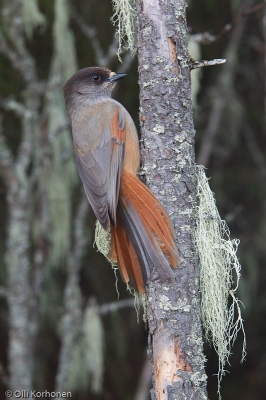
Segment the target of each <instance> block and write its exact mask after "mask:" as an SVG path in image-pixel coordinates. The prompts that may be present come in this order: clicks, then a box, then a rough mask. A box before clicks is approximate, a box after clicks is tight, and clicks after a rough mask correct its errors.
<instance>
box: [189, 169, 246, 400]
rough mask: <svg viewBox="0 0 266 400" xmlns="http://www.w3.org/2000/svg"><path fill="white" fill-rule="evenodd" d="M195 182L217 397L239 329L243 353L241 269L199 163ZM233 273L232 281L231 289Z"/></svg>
mask: <svg viewBox="0 0 266 400" xmlns="http://www.w3.org/2000/svg"><path fill="white" fill-rule="evenodd" d="M197 181H198V187H197V199H198V206H197V215H196V229H195V245H196V249H197V252H198V256H199V264H200V290H201V314H202V315H201V317H202V324H203V327H204V331H205V336H206V339H207V340H208V341H209V342H210V343H211V344H212V345H213V347H214V349H215V351H216V353H217V355H218V358H219V371H218V393H219V397H221V395H220V384H221V380H222V377H223V375H224V374H225V372H226V371H225V364H226V363H227V362H228V358H229V356H230V354H231V347H232V345H233V344H234V341H235V339H236V337H237V334H238V332H239V331H240V330H241V331H242V332H243V335H244V340H243V349H242V361H243V359H244V357H245V354H246V352H245V346H246V338H245V332H244V327H243V320H242V317H241V310H240V301H239V300H238V299H237V298H236V296H235V292H236V290H237V288H238V285H239V279H240V269H241V266H240V264H239V261H238V258H237V256H236V251H237V247H238V244H239V241H238V240H237V239H234V240H230V232H229V228H228V226H227V225H226V222H225V221H222V220H221V218H220V215H219V213H218V210H217V208H216V204H215V199H214V196H213V193H212V191H211V189H210V187H209V184H208V179H207V177H206V175H205V172H204V167H202V166H198V167H197ZM234 276H235V281H236V282H235V287H234V288H232V286H233V284H234ZM230 299H231V300H230ZM230 301H231V305H230V306H229V305H228V303H229V302H230Z"/></svg>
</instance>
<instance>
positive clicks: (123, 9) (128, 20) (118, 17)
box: [111, 0, 136, 61]
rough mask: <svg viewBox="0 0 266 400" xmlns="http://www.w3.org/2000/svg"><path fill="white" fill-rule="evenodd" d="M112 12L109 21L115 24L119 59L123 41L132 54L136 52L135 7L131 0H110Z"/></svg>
mask: <svg viewBox="0 0 266 400" xmlns="http://www.w3.org/2000/svg"><path fill="white" fill-rule="evenodd" d="M112 3H113V9H114V14H113V16H112V18H111V22H113V24H114V25H116V28H117V36H118V50H117V55H118V58H119V60H120V61H121V58H120V54H121V53H122V47H123V43H126V44H125V46H124V47H125V48H126V49H129V50H130V52H131V54H132V56H134V55H135V53H136V8H135V3H134V1H132V0H112Z"/></svg>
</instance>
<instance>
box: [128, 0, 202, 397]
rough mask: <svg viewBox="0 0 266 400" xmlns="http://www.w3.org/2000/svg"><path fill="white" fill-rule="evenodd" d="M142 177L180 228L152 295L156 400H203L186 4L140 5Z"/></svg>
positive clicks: (142, 1)
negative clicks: (169, 279)
mask: <svg viewBox="0 0 266 400" xmlns="http://www.w3.org/2000/svg"><path fill="white" fill-rule="evenodd" d="M136 4H137V13H138V19H137V30H138V55H139V75H140V121H141V134H142V160H143V168H142V169H143V172H144V174H145V178H146V182H147V185H148V186H149V188H150V189H151V190H152V192H153V193H154V194H155V195H156V197H157V198H159V199H160V201H161V202H162V204H163V205H164V207H165V209H166V211H167V212H168V214H169V216H170V218H171V220H172V223H173V227H174V229H175V231H176V239H177V240H176V243H177V247H178V250H179V253H180V258H181V265H180V267H178V268H177V270H176V271H175V281H174V282H173V283H165V282H164V283H161V282H157V281H153V282H151V283H150V286H149V291H148V323H149V356H150V358H151V359H152V363H153V389H152V391H151V394H152V399H153V400H155V399H157V400H164V399H165V400H166V399H168V400H170V399H206V398H207V393H206V378H207V377H206V375H205V371H204V361H205V358H204V355H203V346H202V332H201V323H200V301H199V285H198V260H197V256H196V254H195V250H194V246H193V230H194V224H195V220H194V214H195V212H194V210H195V206H196V180H195V155H194V134H195V131H194V127H193V115H192V104H191V86H190V68H189V59H188V50H187V25H186V16H185V8H186V3H185V1H183V0H168V1H166V0H164V1H163V0H160V1H153V0H137V2H136Z"/></svg>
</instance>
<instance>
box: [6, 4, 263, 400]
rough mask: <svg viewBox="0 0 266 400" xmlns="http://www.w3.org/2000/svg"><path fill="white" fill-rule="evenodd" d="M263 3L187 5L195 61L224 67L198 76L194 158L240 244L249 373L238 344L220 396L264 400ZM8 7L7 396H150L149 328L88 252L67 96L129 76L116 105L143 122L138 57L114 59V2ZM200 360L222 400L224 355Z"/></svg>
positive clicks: (87, 214) (89, 228)
mask: <svg viewBox="0 0 266 400" xmlns="http://www.w3.org/2000/svg"><path fill="white" fill-rule="evenodd" d="M263 5H264V4H263V3H260V2H259V1H253V0H223V1H220V0H219V1H218V0H190V1H189V2H188V12H187V18H188V26H189V33H190V40H189V42H190V52H191V55H192V56H193V57H194V58H196V59H198V60H201V59H209V60H210V59H214V58H226V59H227V63H226V64H224V65H220V66H215V67H208V68H204V69H201V70H196V71H193V72H192V84H193V101H194V110H195V127H196V132H197V133H196V153H197V162H198V163H200V164H203V165H205V166H206V167H207V168H208V170H207V176H209V177H211V180H210V185H211V188H212V190H213V191H214V192H215V196H216V201H217V206H218V209H219V211H220V214H221V216H222V217H223V218H224V219H225V220H226V222H227V224H228V225H229V228H230V230H231V238H235V237H237V238H239V239H240V241H241V243H240V246H239V251H238V255H239V258H240V262H241V264H242V278H241V285H240V288H239V292H238V294H239V298H240V300H241V301H242V302H243V303H244V304H245V308H244V309H243V317H244V319H245V329H246V336H247V357H246V361H245V362H244V363H243V364H240V362H239V361H240V358H241V346H242V343H241V340H242V338H241V337H239V339H238V340H237V342H236V344H235V346H234V348H233V354H232V357H231V365H230V366H228V370H229V372H230V373H229V374H227V375H226V377H225V378H224V379H223V383H222V395H223V399H224V400H231V399H242V400H263V399H265V391H266V379H265V377H266V340H265V338H266V323H265V311H266V291H265V283H266V272H265V263H266V245H265V243H266V136H265V118H266V113H265V108H266V72H265V67H266V65H265V60H266V42H265V39H266V8H263ZM243 10H250V12H248V13H246V14H245V15H244V14H242V15H241V12H242V11H243ZM0 11H1V16H0V21H1V22H0V211H1V213H0V263H1V269H0V285H1V286H0V320H1V327H2V328H1V331H0V360H1V367H0V378H1V379H0V388H1V389H0V393H1V395H0V396H1V397H0V398H1V399H2V398H4V391H5V390H6V389H8V388H13V389H27V388H29V389H37V390H45V389H47V390H50V391H52V390H61V391H63V390H64V391H66V390H71V391H72V392H73V393H75V398H76V399H91V400H94V399H95V400H96V399H99V400H145V398H146V399H148V397H147V393H148V392H147V391H148V389H149V379H148V378H147V377H146V376H147V366H148V364H147V357H146V342H147V332H146V331H145V327H144V324H143V323H142V321H141V318H140V321H139V322H137V315H136V311H135V309H134V306H133V302H132V297H131V295H130V293H128V292H127V290H126V288H125V285H123V283H122V282H121V279H120V277H118V281H116V277H115V274H114V271H113V270H112V268H111V266H110V265H109V264H108V263H107V262H106V261H105V259H104V257H103V256H102V255H101V254H100V253H99V252H97V251H96V249H95V248H93V241H94V222H95V218H94V216H93V214H92V212H91V210H90V209H89V207H88V204H87V201H86V199H85V198H84V194H83V190H82V187H81V184H80V181H79V179H78V177H77V172H76V167H75V163H74V159H73V155H72V142H71V140H72V139H71V134H70V129H69V125H68V121H67V118H66V114H65V109H64V101H63V95H62V86H63V85H64V83H65V81H66V80H67V79H68V78H69V77H70V76H71V75H72V74H73V73H74V72H75V71H76V70H77V69H80V68H83V67H86V66H93V65H99V66H100V65H101V66H106V67H109V68H110V69H112V70H113V71H116V72H127V73H128V76H127V78H126V79H124V80H123V82H121V84H119V87H118V88H117V91H116V93H115V97H116V99H117V100H118V101H120V102H121V103H122V104H123V105H124V106H125V107H126V108H127V109H128V111H129V112H130V114H131V115H132V117H133V119H134V121H135V123H136V124H137V126H138V105H139V102H138V91H139V88H138V73H137V57H135V58H134V59H132V58H131V56H130V55H129V54H128V53H124V54H123V55H122V59H123V64H121V63H120V62H119V61H118V59H117V56H116V50H117V39H116V38H115V37H114V33H115V28H114V26H113V25H112V23H111V22H110V17H111V15H112V4H111V0H100V1H99V0H98V1H97V0H75V1H74V0H72V1H69V2H68V1H67V0H54V1H52V0H49V1H47V0H38V1H37V0H24V1H21V0H1V1H0ZM229 23H232V25H231V26H229V25H228V24H229ZM225 27H226V28H225ZM226 31H228V32H226ZM116 284H117V289H118V291H119V294H120V295H119V300H118V301H117V289H116ZM205 354H206V357H207V363H206V371H207V374H208V376H209V380H208V390H209V397H210V399H216V398H217V394H216V390H217V381H216V378H215V377H213V374H215V373H217V368H218V364H217V358H216V355H215V353H214V351H213V350H212V349H211V348H210V347H209V346H208V345H207V344H206V346H205ZM145 377H146V378H145ZM18 382H24V387H23V388H21V387H18V386H16V385H18V384H19V383H18ZM141 395H143V397H141Z"/></svg>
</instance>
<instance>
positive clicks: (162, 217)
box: [111, 171, 179, 293]
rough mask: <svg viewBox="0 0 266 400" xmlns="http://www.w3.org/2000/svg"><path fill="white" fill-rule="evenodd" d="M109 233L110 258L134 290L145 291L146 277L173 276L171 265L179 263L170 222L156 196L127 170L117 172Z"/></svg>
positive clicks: (174, 265)
mask: <svg viewBox="0 0 266 400" xmlns="http://www.w3.org/2000/svg"><path fill="white" fill-rule="evenodd" d="M111 234H112V249H111V259H112V261H117V263H118V266H119V269H120V272H121V275H122V278H123V280H124V281H125V282H126V283H128V282H129V281H130V282H131V284H132V285H133V286H134V288H135V290H136V291H138V292H139V293H144V292H145V283H146V281H147V279H148V278H150V279H161V280H171V279H173V276H174V274H173V271H172V269H171V267H172V268H175V267H177V266H178V265H179V257H178V252H177V250H176V247H175V244H174V240H173V230H172V226H171V223H170V221H169V219H168V216H167V214H166V212H165V211H164V209H163V207H162V205H161V204H160V203H159V201H158V200H157V199H156V197H155V196H154V195H153V194H152V193H151V192H150V191H149V189H148V188H147V187H146V186H145V185H144V184H143V183H142V182H141V181H140V180H139V179H138V178H137V177H136V176H135V175H134V174H133V173H131V172H128V171H123V172H122V174H121V181H120V193H119V200H118V206H117V222H116V227H114V226H112V227H111ZM170 266H171V267H170Z"/></svg>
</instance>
